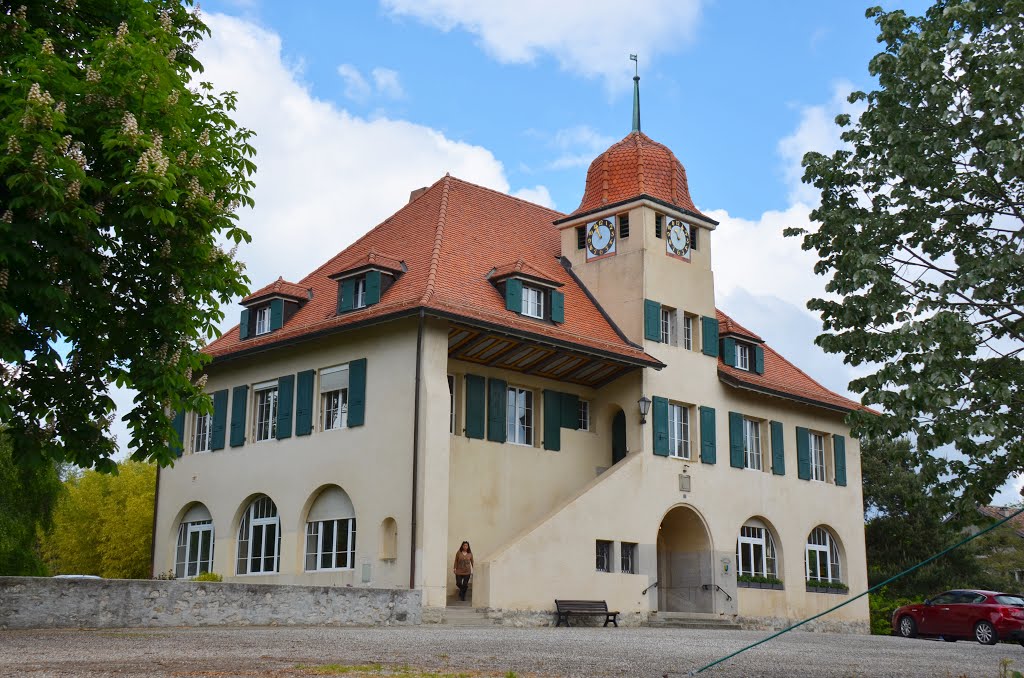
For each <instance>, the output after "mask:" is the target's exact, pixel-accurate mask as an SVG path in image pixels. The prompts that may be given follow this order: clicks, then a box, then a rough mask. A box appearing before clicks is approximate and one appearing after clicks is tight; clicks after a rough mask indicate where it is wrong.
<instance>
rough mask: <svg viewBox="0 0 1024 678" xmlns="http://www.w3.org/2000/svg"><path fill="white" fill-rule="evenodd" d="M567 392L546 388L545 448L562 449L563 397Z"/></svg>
mask: <svg viewBox="0 0 1024 678" xmlns="http://www.w3.org/2000/svg"><path fill="white" fill-rule="evenodd" d="M565 395H566V394H565V393H559V392H558V391H549V390H547V389H544V449H545V450H555V451H556V452H557V451H558V450H560V449H562V398H563V397H564V396H565Z"/></svg>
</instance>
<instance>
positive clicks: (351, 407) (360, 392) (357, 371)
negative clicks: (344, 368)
mask: <svg viewBox="0 0 1024 678" xmlns="http://www.w3.org/2000/svg"><path fill="white" fill-rule="evenodd" d="M365 420H366V358H359V359H358V360H353V361H352V362H350V363H349V364H348V419H347V421H346V424H345V425H346V426H349V427H352V426H362V425H363V422H364V421H365Z"/></svg>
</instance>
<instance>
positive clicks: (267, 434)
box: [252, 381, 277, 443]
mask: <svg viewBox="0 0 1024 678" xmlns="http://www.w3.org/2000/svg"><path fill="white" fill-rule="evenodd" d="M264 417H266V419H264ZM252 427H253V434H252V439H253V440H254V441H255V442H257V443H262V442H266V441H268V440H274V439H275V438H276V437H277V381H267V382H263V383H262V384H256V385H254V386H253V387H252Z"/></svg>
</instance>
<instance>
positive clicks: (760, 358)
mask: <svg viewBox="0 0 1024 678" xmlns="http://www.w3.org/2000/svg"><path fill="white" fill-rule="evenodd" d="M754 371H755V372H757V373H758V374H764V348H763V347H762V346H761V345H760V344H755V345H754Z"/></svg>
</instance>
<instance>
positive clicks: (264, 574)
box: [235, 572, 281, 577]
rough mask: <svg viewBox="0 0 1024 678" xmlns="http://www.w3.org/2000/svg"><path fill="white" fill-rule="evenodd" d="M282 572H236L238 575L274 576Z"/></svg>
mask: <svg viewBox="0 0 1024 678" xmlns="http://www.w3.org/2000/svg"><path fill="white" fill-rule="evenodd" d="M279 574H281V573H280V572H249V573H248V574H238V573H237V572H236V573H235V576H236V577H274V576H277V575H279Z"/></svg>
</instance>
